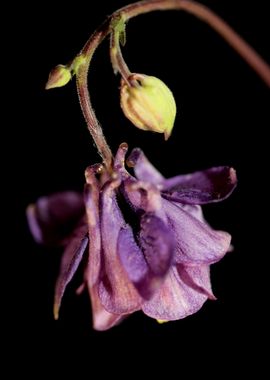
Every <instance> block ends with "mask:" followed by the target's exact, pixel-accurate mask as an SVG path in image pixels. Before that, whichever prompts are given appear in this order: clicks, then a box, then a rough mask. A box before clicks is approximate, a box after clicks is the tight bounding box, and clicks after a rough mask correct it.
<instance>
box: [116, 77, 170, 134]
mask: <svg viewBox="0 0 270 380" xmlns="http://www.w3.org/2000/svg"><path fill="white" fill-rule="evenodd" d="M128 82H129V84H128V83H126V82H125V81H124V80H123V79H122V81H121V91H120V100H121V107H122V110H123V112H124V114H125V116H126V117H127V118H128V119H129V120H130V121H131V122H132V123H133V124H134V125H135V126H136V127H138V128H140V129H143V130H145V131H152V132H158V133H164V136H165V140H167V139H168V138H169V137H170V135H171V133H172V129H173V124H174V120H175V116H176V104H175V100H174V97H173V94H172V92H171V90H170V89H169V88H168V87H167V86H166V85H165V83H163V82H162V81H161V80H160V79H158V78H155V77H152V76H148V75H143V74H132V75H131V76H130V77H129V78H128Z"/></svg>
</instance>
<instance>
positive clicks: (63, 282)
mask: <svg viewBox="0 0 270 380" xmlns="http://www.w3.org/2000/svg"><path fill="white" fill-rule="evenodd" d="M88 241H89V239H88V229H87V225H86V224H83V225H82V226H80V227H79V228H77V229H76V230H75V231H74V233H73V236H72V237H71V239H70V243H69V244H68V246H67V247H66V249H65V251H64V253H63V256H62V260H61V266H60V273H59V276H58V278H57V281H56V285H55V294H54V308H53V313H54V318H55V319H58V314H59V309H60V305H61V301H62V298H63V296H64V293H65V290H66V287H67V285H68V283H69V282H70V281H71V280H72V278H73V276H74V274H75V272H76V270H77V269H78V266H79V264H80V262H81V261H82V258H83V255H84V253H85V251H86V248H87V245H88Z"/></svg>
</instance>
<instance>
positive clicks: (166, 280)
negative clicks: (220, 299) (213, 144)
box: [27, 144, 236, 330]
mask: <svg viewBox="0 0 270 380" xmlns="http://www.w3.org/2000/svg"><path fill="white" fill-rule="evenodd" d="M126 152H127V145H126V144H122V145H121V146H120V147H119V149H118V152H117V154H116V157H115V160H114V167H113V171H112V173H108V172H107V171H105V169H104V168H103V167H102V165H94V166H92V167H89V168H87V170H86V185H85V192H84V202H83V198H82V197H81V196H80V195H79V194H76V193H73V192H66V193H59V194H56V195H51V196H48V197H44V198H41V199H39V200H38V202H37V203H36V205H32V206H29V208H28V213H27V214H28V220H29V225H30V229H31V231H32V233H33V235H34V237H35V239H36V240H37V241H38V242H42V243H50V244H55V243H60V244H63V245H65V251H64V254H63V257H62V263H61V268H60V274H59V277H58V279H57V283H56V289H55V305H54V314H55V318H58V312H59V307H60V304H61V300H62V297H63V295H64V292H65V289H66V286H67V285H68V283H69V282H70V281H71V279H72V277H73V275H74V273H75V272H76V270H77V268H78V266H79V264H80V262H81V261H82V258H83V256H86V261H85V262H86V265H85V271H84V279H83V284H82V287H81V288H80V290H82V289H83V288H87V289H88V291H89V294H90V298H91V303H92V311H93V325H94V328H95V329H97V330H106V329H109V328H110V327H112V326H114V325H115V324H117V323H119V321H121V320H122V319H123V318H124V317H125V316H127V315H128V314H131V313H133V312H135V311H137V310H142V311H143V312H144V313H145V314H147V315H148V316H150V317H152V318H155V319H157V320H162V321H171V320H177V319H181V318H184V317H186V316H188V315H190V314H193V313H195V312H196V311H198V310H199V309H200V308H201V307H202V305H203V304H204V302H205V301H206V300H207V299H208V298H210V299H215V297H214V295H213V293H212V290H211V282H210V264H212V263H215V262H217V261H219V260H220V259H221V258H222V257H223V256H224V255H225V253H226V252H227V251H228V249H229V247H230V240H231V237H230V235H229V234H228V233H226V232H222V231H215V230H213V229H212V228H211V227H210V226H209V225H208V224H207V223H206V222H205V220H204V218H203V214H202V210H201V207H200V205H202V204H206V203H211V202H218V201H221V200H223V199H225V198H226V197H228V196H229V195H230V194H231V192H232V191H233V189H234V188H235V186H236V174H235V171H234V170H233V169H231V168H229V167H216V168H212V169H208V170H205V171H202V172H197V173H194V174H188V175H181V176H177V177H173V178H170V179H165V178H164V177H163V176H162V175H161V174H160V173H159V172H158V171H157V170H156V169H155V168H154V167H153V166H152V165H151V163H150V162H149V161H148V160H147V158H146V157H145V156H144V154H143V152H142V151H141V150H140V149H134V150H133V151H132V153H131V155H130V156H129V158H128V160H127V164H128V166H132V167H133V168H134V173H135V176H132V175H130V174H129V172H128V171H127V170H126V169H125V155H126ZM87 247H89V248H88V249H87Z"/></svg>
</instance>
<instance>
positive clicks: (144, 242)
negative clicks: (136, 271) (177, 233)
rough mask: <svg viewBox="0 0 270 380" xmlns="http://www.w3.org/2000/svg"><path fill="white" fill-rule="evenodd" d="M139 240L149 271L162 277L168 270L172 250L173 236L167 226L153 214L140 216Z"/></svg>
mask: <svg viewBox="0 0 270 380" xmlns="http://www.w3.org/2000/svg"><path fill="white" fill-rule="evenodd" d="M140 227H141V230H140V234H139V241H140V246H141V248H142V251H143V254H144V257H145V260H146V262H147V263H148V265H149V268H150V271H151V272H152V274H153V275H155V276H156V277H161V278H163V277H164V276H165V275H166V273H167V272H168V270H169V268H170V265H171V262H172V258H173V252H174V247H175V243H174V236H173V234H172V233H171V231H170V229H169V227H168V226H167V225H166V224H165V223H164V222H163V221H162V220H161V219H160V218H158V217H157V216H156V215H155V214H153V213H145V214H144V215H143V216H142V218H141V223H140Z"/></svg>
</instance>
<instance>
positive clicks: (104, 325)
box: [88, 285, 124, 331]
mask: <svg viewBox="0 0 270 380" xmlns="http://www.w3.org/2000/svg"><path fill="white" fill-rule="evenodd" d="M88 289H89V293H90V298H91V306H92V319H93V328H94V329H95V330H99V331H104V330H108V329H110V328H111V327H113V326H115V325H118V324H119V323H120V322H121V321H122V319H124V316H123V315H120V314H113V313H109V312H108V311H107V310H106V309H105V308H104V307H103V306H102V304H101V302H100V299H99V295H98V289H97V285H93V286H91V287H89V288H88Z"/></svg>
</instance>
